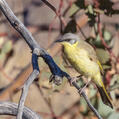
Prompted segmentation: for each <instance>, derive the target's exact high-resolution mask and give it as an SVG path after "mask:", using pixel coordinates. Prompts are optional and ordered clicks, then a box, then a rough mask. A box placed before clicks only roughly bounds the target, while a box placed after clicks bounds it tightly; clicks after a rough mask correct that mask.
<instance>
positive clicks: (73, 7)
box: [69, 4, 80, 16]
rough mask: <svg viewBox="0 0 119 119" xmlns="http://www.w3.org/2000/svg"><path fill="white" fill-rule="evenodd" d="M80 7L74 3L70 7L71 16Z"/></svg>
mask: <svg viewBox="0 0 119 119" xmlns="http://www.w3.org/2000/svg"><path fill="white" fill-rule="evenodd" d="M79 9H80V8H79V7H78V6H77V5H76V4H73V5H72V6H71V8H70V9H69V16H72V15H74V14H75V13H76V12H77V11H78V10H79Z"/></svg>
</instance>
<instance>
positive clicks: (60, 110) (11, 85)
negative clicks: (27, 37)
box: [0, 0, 119, 119]
mask: <svg viewBox="0 0 119 119" xmlns="http://www.w3.org/2000/svg"><path fill="white" fill-rule="evenodd" d="M6 1H7V0H6ZM48 2H49V3H51V4H52V5H53V6H54V7H55V8H56V10H57V12H58V13H59V14H60V15H61V16H60V18H61V20H59V18H58V16H56V14H55V12H54V11H52V10H51V9H50V8H49V7H48V6H47V5H45V4H44V3H43V2H42V1H40V0H9V1H7V3H8V4H9V6H10V8H11V9H12V10H13V12H14V13H15V15H16V16H17V17H18V18H19V19H20V20H21V21H22V22H23V23H24V25H25V26H26V27H27V28H28V30H29V31H30V32H31V33H32V35H33V37H34V38H35V40H36V41H37V42H38V43H39V44H40V46H41V47H43V48H45V49H46V50H47V51H48V52H49V53H50V55H51V56H52V57H53V59H54V60H55V62H56V63H57V64H58V66H59V67H60V68H61V69H63V70H64V71H66V72H68V73H69V74H70V75H71V76H72V77H75V76H78V75H79V74H78V73H77V72H76V71H75V70H74V69H73V68H72V67H71V66H70V64H69V63H68V62H67V61H65V57H64V55H63V54H62V47H61V46H60V45H59V44H55V43H54V41H55V40H56V39H57V37H58V36H59V35H61V34H64V33H66V32H72V33H77V34H78V35H79V37H80V38H81V39H83V40H86V41H87V42H89V43H90V44H92V46H93V47H94V48H95V50H96V52H97V56H98V58H99V60H100V62H101V64H102V66H103V69H104V83H105V86H106V88H107V91H108V92H110V96H111V98H112V102H113V105H114V109H113V110H112V109H110V108H109V107H107V106H105V105H104V104H103V103H102V101H101V98H100V95H99V93H98V91H97V89H96V87H95V85H94V84H93V83H91V84H89V86H88V87H87V88H86V89H85V91H86V94H87V96H88V97H89V99H90V100H91V102H92V104H93V105H94V106H95V108H96V109H97V110H98V112H99V113H100V114H101V116H102V117H103V118H104V119H119V113H118V111H119V0H48ZM39 68H40V75H39V77H38V79H36V80H35V81H34V83H33V84H32V85H31V86H30V89H29V92H28V96H27V99H26V102H25V105H26V106H27V107H29V108H31V109H32V110H33V111H35V112H37V113H39V114H40V115H41V117H42V118H43V119H97V118H96V117H95V115H94V114H93V112H92V111H90V109H89V108H88V106H87V104H86V102H85V100H83V98H82V97H80V96H79V94H78V92H77V90H76V89H75V88H74V87H73V86H70V85H69V83H68V82H67V80H66V79H64V80H63V82H62V84H61V85H60V86H56V85H55V84H53V83H52V82H51V83H50V82H49V78H50V76H51V72H50V70H49V68H48V66H47V65H46V64H45V63H44V61H43V60H42V58H39ZM31 72H32V65H31V51H30V49H29V47H28V46H27V44H26V42H25V41H24V40H23V38H22V37H21V36H20V35H19V34H18V33H17V32H16V31H15V30H14V29H13V28H12V27H11V25H10V24H9V23H8V21H7V20H6V18H5V17H4V15H3V14H2V13H1V12H0V101H12V102H16V103H18V101H19V98H20V95H21V87H22V85H23V84H24V82H25V80H26V79H27V78H28V76H29V74H30V73H31ZM77 83H78V84H79V85H80V86H83V85H84V84H85V83H86V82H85V80H83V78H81V79H80V80H78V81H77ZM13 118H15V117H12V116H1V115H0V119H13Z"/></svg>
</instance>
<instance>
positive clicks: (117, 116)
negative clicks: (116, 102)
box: [108, 112, 119, 119]
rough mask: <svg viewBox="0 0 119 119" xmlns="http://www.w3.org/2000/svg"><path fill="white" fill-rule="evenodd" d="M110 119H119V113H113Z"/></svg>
mask: <svg viewBox="0 0 119 119" xmlns="http://www.w3.org/2000/svg"><path fill="white" fill-rule="evenodd" d="M108 119H119V113H118V112H113V113H112V114H111V115H110V116H109V117H108Z"/></svg>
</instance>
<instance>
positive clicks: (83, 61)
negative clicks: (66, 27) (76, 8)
mask: <svg viewBox="0 0 119 119" xmlns="http://www.w3.org/2000/svg"><path fill="white" fill-rule="evenodd" d="M59 42H61V43H62V45H63V46H64V54H65V56H66V58H67V59H68V61H69V62H70V63H71V65H72V66H73V67H74V68H75V69H76V71H77V72H79V73H80V74H82V75H84V76H85V77H87V78H91V79H92V81H93V82H94V83H95V84H96V85H97V87H98V90H99V92H100V94H101V97H102V100H103V102H104V103H105V104H106V105H108V106H110V107H111V108H112V104H111V100H110V97H109V95H108V93H107V91H106V89H105V87H104V84H103V81H102V76H101V73H100V72H103V68H102V66H101V64H100V62H99V61H98V59H97V56H96V53H95V50H94V49H93V47H92V46H91V45H89V44H88V43H87V42H85V41H83V40H80V39H79V38H78V36H76V35H74V34H71V33H67V34H65V35H64V36H63V37H62V38H61V40H60V41H59Z"/></svg>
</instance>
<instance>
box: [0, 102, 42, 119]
mask: <svg viewBox="0 0 119 119" xmlns="http://www.w3.org/2000/svg"><path fill="white" fill-rule="evenodd" d="M17 107H18V105H17V104H15V103H11V102H0V115H12V116H16V115H17ZM23 118H24V119H41V117H40V116H39V115H38V114H36V113H35V112H33V111H32V110H31V109H29V108H27V107H24V110H23Z"/></svg>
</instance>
